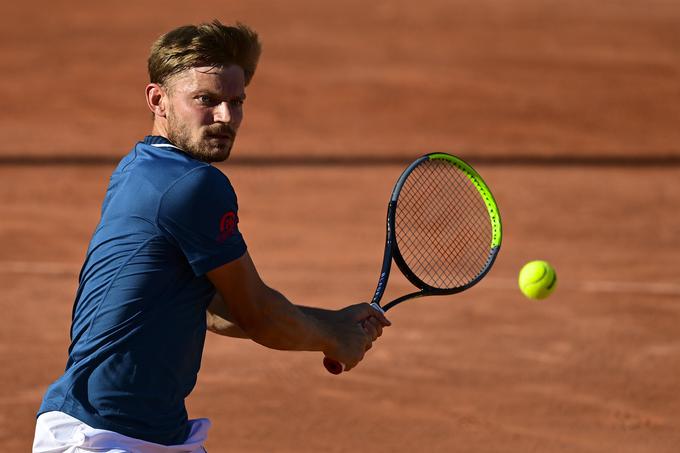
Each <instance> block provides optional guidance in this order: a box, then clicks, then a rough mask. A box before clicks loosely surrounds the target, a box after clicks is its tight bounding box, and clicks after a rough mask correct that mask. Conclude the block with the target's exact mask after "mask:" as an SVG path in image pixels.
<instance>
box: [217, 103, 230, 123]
mask: <svg viewBox="0 0 680 453" xmlns="http://www.w3.org/2000/svg"><path fill="white" fill-rule="evenodd" d="M213 120H214V121H215V122H216V123H227V124H228V123H229V122H231V113H230V112H229V104H227V103H226V102H220V103H219V104H217V105H216V106H215V108H214V110H213Z"/></svg>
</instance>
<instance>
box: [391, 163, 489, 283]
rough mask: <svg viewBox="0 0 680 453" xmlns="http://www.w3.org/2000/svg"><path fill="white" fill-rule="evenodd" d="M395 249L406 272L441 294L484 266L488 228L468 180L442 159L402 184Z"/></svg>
mask: <svg viewBox="0 0 680 453" xmlns="http://www.w3.org/2000/svg"><path fill="white" fill-rule="evenodd" d="M395 235H396V240H397V246H398V248H399V251H400V253H401V255H402V258H403V259H404V262H405V263H406V265H407V266H408V267H409V269H410V270H411V271H412V272H413V273H414V274H415V275H416V276H417V277H418V278H419V279H420V280H422V281H423V282H424V283H426V284H428V285H430V286H432V287H434V288H440V289H450V288H457V287H461V286H464V285H466V284H468V283H470V282H471V281H473V280H474V279H475V278H476V277H477V276H478V275H479V274H480V273H481V272H482V270H483V269H484V268H485V267H486V263H487V261H488V259H489V256H490V254H491V240H492V227H491V222H490V220H489V214H488V210H487V208H486V205H485V203H484V200H483V199H482V197H481V196H480V194H479V191H478V190H477V188H476V187H475V185H474V183H473V182H472V180H471V179H470V178H469V177H468V176H467V175H466V174H465V173H464V172H463V171H462V170H460V169H459V168H458V167H456V166H454V165H453V164H451V163H449V162H447V161H443V160H429V161H425V162H423V163H422V164H421V165H419V166H418V167H416V168H415V169H414V170H413V171H412V172H411V174H410V175H409V176H408V178H407V179H406V181H405V183H404V186H403V187H402V189H401V191H400V193H399V198H398V204H397V212H396V218H395Z"/></svg>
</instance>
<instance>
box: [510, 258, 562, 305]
mask: <svg viewBox="0 0 680 453" xmlns="http://www.w3.org/2000/svg"><path fill="white" fill-rule="evenodd" d="M555 286H557V274H556V273H555V269H553V267H552V266H551V265H550V263H548V262H547V261H541V260H536V261H529V262H528V263H526V264H525V265H524V267H522V270H520V271H519V289H520V290H522V294H524V295H525V296H527V297H528V298H529V299H545V298H546V297H548V296H549V295H550V294H552V292H553V291H555Z"/></svg>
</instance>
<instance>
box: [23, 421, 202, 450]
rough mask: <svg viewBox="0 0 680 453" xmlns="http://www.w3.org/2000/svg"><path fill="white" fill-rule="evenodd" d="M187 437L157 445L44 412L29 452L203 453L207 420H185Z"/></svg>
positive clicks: (37, 424) (36, 426) (36, 427)
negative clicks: (171, 442) (182, 440)
mask: <svg viewBox="0 0 680 453" xmlns="http://www.w3.org/2000/svg"><path fill="white" fill-rule="evenodd" d="M189 424H190V426H191V429H190V431H189V437H188V438H187V440H186V442H185V443H183V444H182V445H170V446H166V445H160V444H155V443H153V442H146V441H144V440H139V439H135V438H133V437H128V436H123V435H122V434H118V433H115V432H113V431H107V430H105V429H95V428H92V427H91V426H89V425H87V424H85V423H83V422H81V421H80V420H78V419H76V418H73V417H71V416H70V415H67V414H64V413H63V412H56V411H53V412H45V413H44V414H41V415H40V416H39V417H38V421H37V422H36V425H35V439H34V440H33V453H89V452H97V453H204V452H205V451H206V450H205V448H204V447H203V443H204V442H205V440H206V438H207V437H208V429H209V428H210V420H208V419H207V418H199V419H196V420H189Z"/></svg>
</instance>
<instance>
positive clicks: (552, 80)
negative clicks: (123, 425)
mask: <svg viewBox="0 0 680 453" xmlns="http://www.w3.org/2000/svg"><path fill="white" fill-rule="evenodd" d="M214 18H217V19H220V20H221V21H222V22H224V23H233V22H234V21H242V22H244V23H246V24H248V25H250V26H251V27H253V28H254V29H255V30H256V31H257V32H258V33H259V34H260V38H261V40H262V42H263V54H262V59H261V62H260V65H259V67H258V70H257V72H256V74H255V77H254V79H253V82H252V84H251V85H250V86H249V87H248V90H247V92H248V100H247V103H246V106H245V114H246V117H245V121H244V123H243V125H242V127H241V130H240V133H239V137H238V139H237V142H236V146H235V149H234V152H233V153H232V154H233V156H234V157H233V158H232V159H230V161H229V162H228V163H225V164H220V165H219V168H220V169H222V170H223V171H224V172H225V173H227V175H228V176H229V178H230V179H231V180H232V182H233V183H234V186H235V187H236V189H237V192H238V194H239V202H240V209H241V211H240V218H241V227H242V230H243V231H244V234H245V236H246V240H247V241H248V244H249V249H250V251H251V254H252V255H253V257H254V258H255V261H256V262H257V263H258V267H259V268H260V271H261V273H262V274H263V276H264V277H265V280H266V281H267V282H268V283H270V284H271V285H272V286H274V287H276V288H277V289H280V290H281V291H282V292H284V293H285V294H287V295H288V296H289V297H290V298H291V299H292V300H294V301H296V302H297V303H301V304H305V305H321V306H327V307H340V306H343V305H345V304H348V303H354V302H356V301H359V300H365V299H367V298H369V297H370V296H371V294H372V292H373V289H374V286H375V283H376V279H377V273H378V270H379V266H380V260H381V257H382V248H383V241H384V226H383V223H384V217H385V209H386V201H387V197H388V194H389V190H390V189H391V187H392V185H393V183H394V181H395V179H396V177H397V176H398V175H399V173H400V172H401V170H402V169H403V165H404V163H406V162H408V161H410V160H412V159H414V158H415V157H417V156H420V155H422V154H424V153H427V152H434V151H444V152H449V153H452V154H457V155H460V156H462V157H464V158H466V159H468V160H470V161H471V162H472V163H473V164H475V166H476V168H477V169H478V170H479V172H480V173H481V174H482V175H483V176H484V178H485V179H486V181H487V183H488V184H489V186H490V187H491V189H492V191H493V192H494V194H495V196H496V198H497V200H498V202H499V205H500V208H501V214H502V217H503V220H504V228H505V236H504V244H503V250H502V252H501V255H500V257H499V260H498V261H497V264H496V265H495V267H494V269H493V270H492V271H491V273H490V274H489V276H488V277H487V278H486V279H485V280H484V281H482V282H481V283H480V284H479V285H478V286H476V287H475V288H473V289H471V290H470V291H467V292H466V293H463V294H460V295H457V296H451V297H445V298H438V299H436V300H435V299H432V298H431V299H424V300H422V301H418V302H417V303H414V304H404V305H403V306H400V307H399V308H398V309H395V310H394V312H391V317H392V321H393V322H394V327H392V328H391V329H389V331H388V332H386V334H385V335H384V337H383V338H382V339H381V341H380V343H379V344H378V345H376V347H375V348H374V349H373V350H372V351H371V352H370V353H369V355H368V358H367V360H366V361H365V364H362V366H361V367H359V368H357V369H356V370H355V371H353V372H352V373H349V374H348V375H346V376H342V377H340V378H335V377H331V376H328V375H327V374H326V373H325V372H324V370H323V369H322V367H321V358H320V357H319V356H318V354H295V353H281V352H274V351H268V350H264V349H263V348H260V347H258V346H256V345H253V344H251V343H248V342H239V341H233V340H225V339H221V338H213V337H212V336H209V338H208V342H207V346H206V352H205V356H204V362H203V368H202V371H201V374H200V376H199V383H198V385H197V388H196V390H195V392H194V394H192V396H191V397H190V399H189V408H190V413H191V415H192V416H193V417H203V416H207V417H210V418H211V419H212V420H213V423H214V427H213V429H212V431H211V437H210V440H209V443H208V449H209V450H210V451H211V452H213V451H215V452H222V451H317V450H323V451H348V450H356V449H371V450H372V451H466V452H495V451H545V452H591V451H618V452H643V451H654V452H675V451H678V448H679V447H680V417H679V416H678V414H679V413H680V398H679V397H678V394H679V391H680V385H679V384H678V382H677V375H678V373H679V372H680V334H678V329H677V325H678V322H679V321H680V307H679V306H678V301H680V273H679V272H678V265H679V264H680V245H678V241H677V237H678V236H679V235H680V213H678V200H679V198H680V186H678V181H680V127H678V121H679V119H680V58H679V55H680V3H678V2H677V1H670V0H646V1H642V0H623V1H614V0H606V1H600V2H586V1H581V0H566V1H553V0H541V1H539V0H510V1H501V0H482V1H476V2H465V1H462V0H448V1H444V0H422V1H420V2H415V3H414V2H411V1H402V0H395V1H387V0H384V1H383V0H377V1H373V2H359V1H354V0H350V1H344V2H315V1H310V0H292V1H286V2H282V1H257V0H256V1H247V2H246V1H230V2H219V1H213V0H205V1H202V2H200V3H195V2H193V3H192V2H178V1H174V0H173V1H166V2H152V1H139V2H127V1H126V2H102V3H93V2H85V1H62V2H46V1H36V2H31V3H4V4H2V5H1V6H0V49H1V55H2V58H0V99H1V100H2V108H1V109H0V137H2V142H0V245H1V247H0V288H1V289H2V291H1V292H0V310H1V311H2V313H3V314H2V316H0V319H1V321H0V323H1V325H0V358H1V359H2V361H3V363H4V364H5V366H4V367H2V369H0V379H1V381H0V382H1V384H2V385H1V386H0V408H1V410H0V442H1V443H2V445H5V446H6V449H7V451H28V450H29V449H30V444H31V442H32V436H33V428H34V419H35V411H36V410H37V407H38V405H39V402H40V399H41V397H42V394H43V392H44V391H45V389H46V387H47V385H48V384H49V383H50V382H51V381H52V380H54V379H55V378H56V377H57V376H58V375H59V374H60V373H61V371H62V370H63V367H64V364H65V361H66V350H67V347H68V343H69V338H68V334H69V322H70V314H71V305H72V301H73V296H74V294H75V290H76V287H77V278H78V272H79V269H80V265H81V263H82V259H83V257H84V253H85V250H86V248H87V244H88V241H89V238H90V235H91V233H92V231H93V230H94V227H95V226H96V223H97V221H98V215H99V208H100V204H101V200H102V198H103V195H104V192H105V189H106V185H107V182H108V177H109V175H110V173H111V171H112V170H113V168H114V166H115V164H116V162H117V161H118V159H120V157H122V156H123V155H124V154H126V153H127V152H128V150H129V149H130V148H131V147H132V146H133V145H134V143H135V142H136V141H138V140H140V139H141V138H142V137H143V136H144V135H146V134H147V133H149V131H150V128H151V118H150V114H149V112H148V110H147V108H146V105H145V101H144V97H143V93H144V87H145V85H146V83H147V81H148V78H147V73H146V59H147V56H148V50H149V47H150V45H151V43H152V42H153V41H154V40H155V39H156V38H157V37H158V36H159V35H161V34H162V33H164V32H166V31H168V30H170V29H172V28H174V27H176V26H180V25H184V24H189V23H199V22H207V21H210V20H212V19H214ZM531 259H547V260H548V261H550V262H551V263H553V264H554V265H555V267H556V268H557V273H558V276H559V283H558V290H557V292H556V293H555V294H554V295H553V296H552V297H551V298H550V299H548V300H546V301H544V302H540V303H536V302H530V301H528V300H525V299H523V298H522V296H521V294H520V293H519V291H518V290H517V289H516V281H515V279H516V274H517V272H518V271H519V268H520V266H521V265H522V264H523V263H524V262H526V261H529V260H531ZM391 285H393V286H392V287H391V288H390V291H392V292H393V293H394V295H398V293H400V292H401V291H403V290H404V289H407V288H408V286H407V283H406V282H404V281H403V280H400V279H399V278H398V276H397V275H396V273H394V274H393V281H392V282H391ZM388 296H389V295H388Z"/></svg>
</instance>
